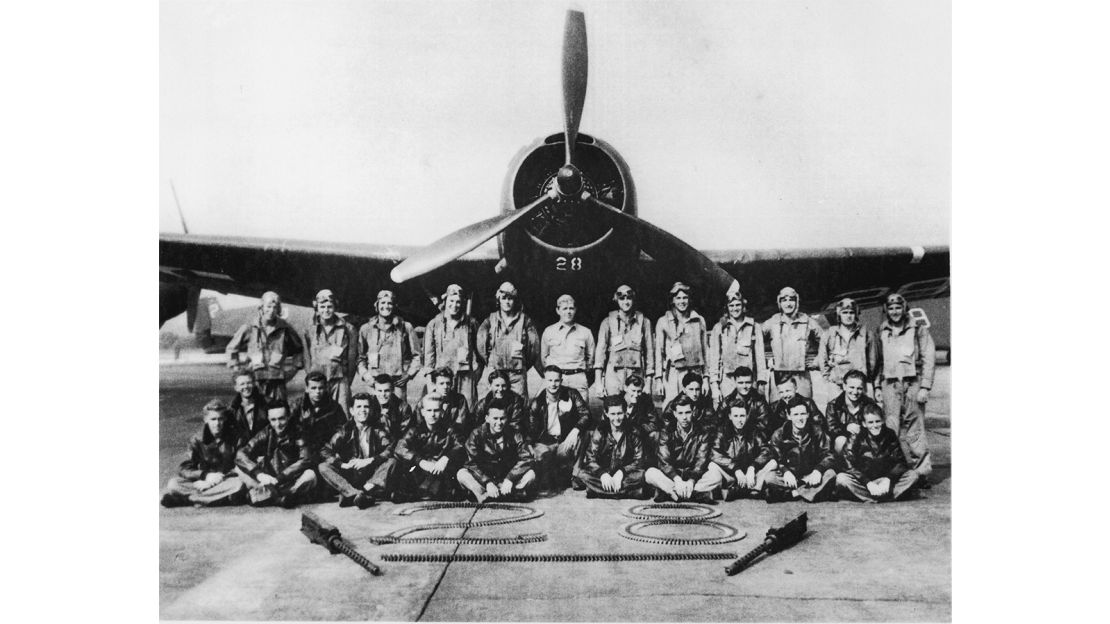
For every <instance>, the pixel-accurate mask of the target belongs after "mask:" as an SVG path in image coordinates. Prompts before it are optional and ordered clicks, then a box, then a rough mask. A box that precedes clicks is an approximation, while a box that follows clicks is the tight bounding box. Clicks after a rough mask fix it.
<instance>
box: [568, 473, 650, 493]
mask: <svg viewBox="0 0 1110 624" xmlns="http://www.w3.org/2000/svg"><path fill="white" fill-rule="evenodd" d="M578 478H579V479H580V480H581V481H582V484H583V485H585V486H586V489H587V490H590V491H592V492H595V493H597V494H601V495H602V496H607V497H611V498H632V497H635V496H637V495H639V493H640V491H641V490H642V489H643V487H644V473H643V472H641V471H636V472H632V473H624V474H622V479H621V487H620V489H619V490H617V491H616V492H606V491H605V488H603V487H601V476H600V475H598V476H594V475H592V474H590V473H588V472H583V473H581V474H580V475H579V477H578Z"/></svg>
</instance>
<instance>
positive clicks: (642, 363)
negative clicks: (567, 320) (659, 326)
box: [594, 310, 655, 377]
mask: <svg viewBox="0 0 1110 624" xmlns="http://www.w3.org/2000/svg"><path fill="white" fill-rule="evenodd" d="M607 366H611V367H613V368H633V369H636V370H638V371H640V373H641V374H642V375H644V376H645V377H651V376H652V375H653V374H654V371H655V341H654V340H653V339H652V332H651V321H649V320H648V319H647V318H645V317H644V315H643V313H641V312H633V313H632V319H631V322H629V321H626V320H625V318H624V316H623V315H622V314H621V313H620V311H618V310H614V311H612V312H610V313H609V316H608V317H606V318H605V320H604V321H602V322H601V327H599V328H598V330H597V353H596V355H595V357H594V368H597V369H605V368H606V367H607Z"/></svg>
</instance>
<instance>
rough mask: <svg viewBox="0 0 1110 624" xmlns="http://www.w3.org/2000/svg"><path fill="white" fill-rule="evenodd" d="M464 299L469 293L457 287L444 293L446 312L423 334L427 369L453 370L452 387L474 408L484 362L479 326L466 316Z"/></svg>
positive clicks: (433, 320)
mask: <svg viewBox="0 0 1110 624" xmlns="http://www.w3.org/2000/svg"><path fill="white" fill-rule="evenodd" d="M465 300H466V293H465V291H463V289H462V286H459V285H458V284H451V285H450V286H448V287H447V291H446V292H445V293H443V312H441V313H440V314H437V315H436V317H435V318H433V319H432V320H431V321H429V322H428V327H427V329H426V330H425V331H424V366H425V367H427V368H429V369H432V370H435V369H437V368H448V369H450V370H451V372H452V373H453V374H454V381H453V383H452V386H453V388H454V389H455V391H457V392H458V393H460V394H462V395H463V397H464V398H465V399H466V404H467V405H474V404H475V403H477V402H478V375H480V374H481V370H482V360H481V356H480V355H479V353H478V348H477V347H478V323H476V322H475V321H474V319H473V318H471V317H470V316H468V315H467V314H466V311H465V310H464V308H463V306H464V305H465Z"/></svg>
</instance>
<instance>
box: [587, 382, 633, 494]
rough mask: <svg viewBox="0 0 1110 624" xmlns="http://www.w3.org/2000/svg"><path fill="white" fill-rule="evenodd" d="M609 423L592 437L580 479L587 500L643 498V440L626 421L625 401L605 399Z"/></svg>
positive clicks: (614, 398)
mask: <svg viewBox="0 0 1110 624" xmlns="http://www.w3.org/2000/svg"><path fill="white" fill-rule="evenodd" d="M605 418H606V421H607V422H606V423H604V424H602V425H600V426H599V427H598V428H597V429H596V430H594V432H593V433H592V434H591V435H590V441H589V444H588V445H587V446H586V455H585V456H584V457H583V458H582V471H581V472H580V477H579V478H581V479H582V483H584V484H585V485H586V498H641V497H642V496H641V495H642V492H643V489H644V488H643V486H644V440H643V436H642V435H641V433H640V431H639V430H637V428H636V427H634V426H632V424H631V423H630V422H629V421H628V420H626V418H625V402H624V397H621V396H610V397H605Z"/></svg>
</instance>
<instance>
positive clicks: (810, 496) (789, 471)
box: [765, 396, 836, 503]
mask: <svg viewBox="0 0 1110 624" xmlns="http://www.w3.org/2000/svg"><path fill="white" fill-rule="evenodd" d="M785 408H786V411H787V419H788V421H789V422H788V423H787V424H785V425H783V427H782V429H779V430H778V431H776V432H775V435H773V436H771V443H770V445H769V448H770V451H771V457H772V458H773V459H774V460H775V462H776V463H777V464H778V466H777V467H776V468H775V470H774V471H770V472H768V473H767V476H766V478H765V482H766V484H767V502H769V503H778V502H783V501H788V500H793V499H795V498H801V499H803V500H807V501H809V502H811V503H816V502H818V501H822V500H827V499H829V498H831V497H832V495H833V490H834V488H835V486H836V481H835V479H836V472H835V471H834V470H833V462H834V458H833V453H832V450H830V448H829V446H830V445H829V436H827V435H825V431H824V430H823V429H822V428H821V427H820V426H818V425H817V424H816V423H814V422H813V419H812V418H810V408H809V405H808V403H807V399H806V397H803V396H794V397H792V398H790V399H789V400H788V401H787V403H786V404H785Z"/></svg>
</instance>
